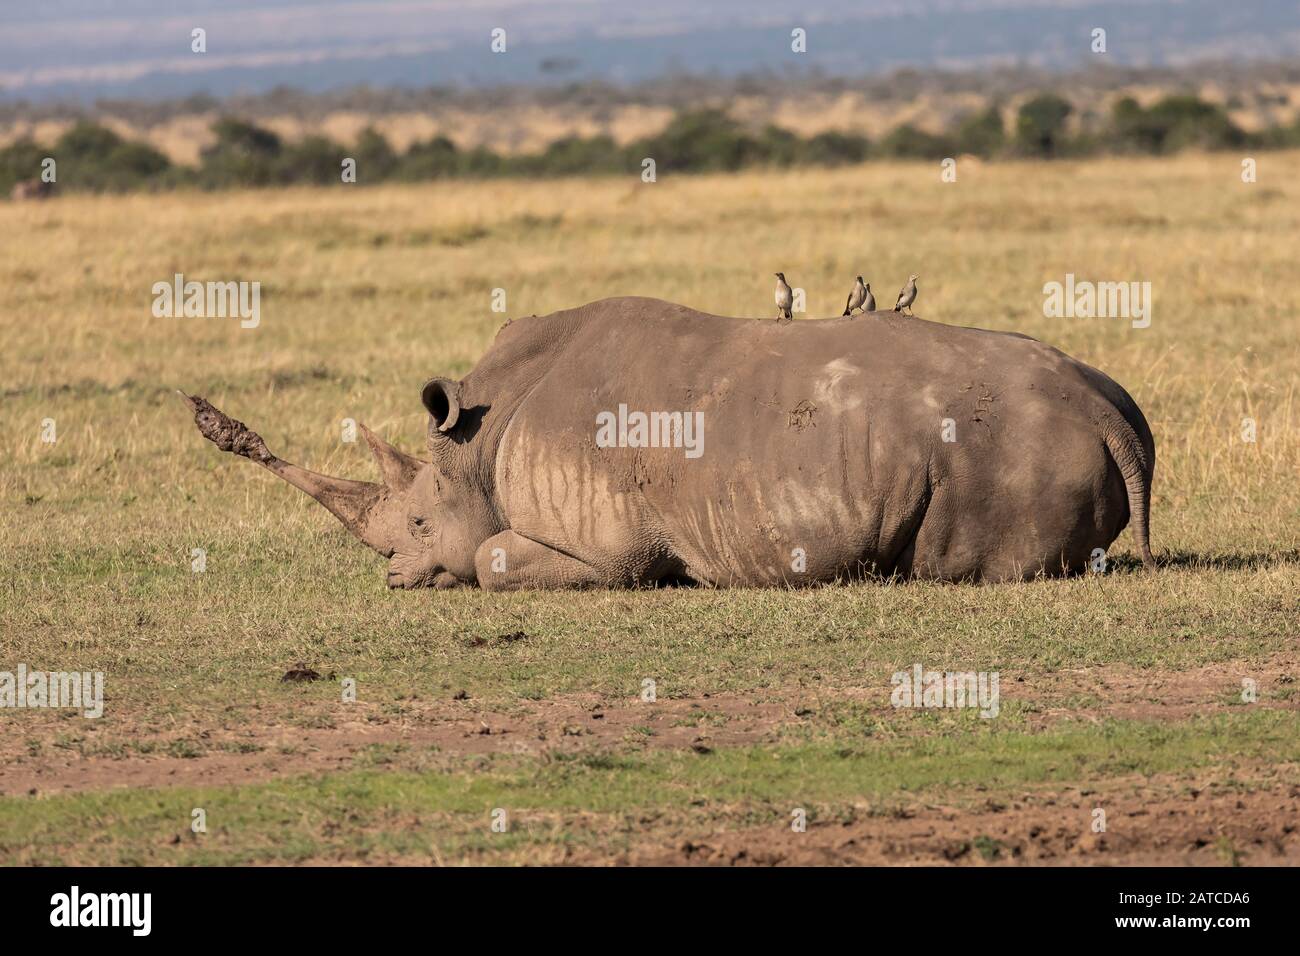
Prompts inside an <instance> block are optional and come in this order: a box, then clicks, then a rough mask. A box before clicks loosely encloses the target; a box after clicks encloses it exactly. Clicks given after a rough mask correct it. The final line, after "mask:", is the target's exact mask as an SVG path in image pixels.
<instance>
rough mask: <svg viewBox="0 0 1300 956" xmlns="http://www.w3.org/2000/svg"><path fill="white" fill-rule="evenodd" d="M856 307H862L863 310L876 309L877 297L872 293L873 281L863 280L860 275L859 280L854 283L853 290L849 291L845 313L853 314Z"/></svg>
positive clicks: (871, 310)
mask: <svg viewBox="0 0 1300 956" xmlns="http://www.w3.org/2000/svg"><path fill="white" fill-rule="evenodd" d="M854 309H861V310H862V311H863V312H875V311H876V297H875V296H874V295H872V294H871V283H870V282H863V281H862V276H858V281H857V282H855V283H853V291H852V292H850V293H849V298H848V301H847V302H845V303H844V314H845V315H852V314H853V310H854Z"/></svg>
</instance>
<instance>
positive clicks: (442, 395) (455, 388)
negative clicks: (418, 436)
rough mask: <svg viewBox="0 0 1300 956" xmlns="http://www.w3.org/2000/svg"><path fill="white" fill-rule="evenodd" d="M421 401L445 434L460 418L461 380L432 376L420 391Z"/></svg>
mask: <svg viewBox="0 0 1300 956" xmlns="http://www.w3.org/2000/svg"><path fill="white" fill-rule="evenodd" d="M420 401H421V402H423V403H424V407H425V408H427V409H428V410H429V415H430V417H432V418H433V423H434V425H436V426H437V428H438V431H440V432H443V433H444V434H445V433H447V432H449V431H451V430H452V429H453V428H455V427H456V421H457V420H458V419H459V418H460V382H453V381H452V380H451V379H449V378H431V379H429V381H428V382H427V383H425V386H424V390H423V391H421V392H420Z"/></svg>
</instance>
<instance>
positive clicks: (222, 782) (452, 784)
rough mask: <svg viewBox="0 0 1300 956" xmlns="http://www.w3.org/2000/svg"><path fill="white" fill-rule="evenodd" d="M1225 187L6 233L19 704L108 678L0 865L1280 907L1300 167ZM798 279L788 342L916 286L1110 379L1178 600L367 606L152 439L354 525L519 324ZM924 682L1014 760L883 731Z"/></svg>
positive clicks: (369, 581) (452, 595)
mask: <svg viewBox="0 0 1300 956" xmlns="http://www.w3.org/2000/svg"><path fill="white" fill-rule="evenodd" d="M1241 158H1242V157H1240V156H1237V155H1231V154H1209V155H1204V154H1189V155H1183V156H1179V157H1176V158H1167V159H1156V158H1142V159H1118V158H1117V159H1097V160H1089V161H1080V162H1065V161H1061V162H1051V163H1044V162H1023V163H1022V162H1005V163H989V164H979V163H978V162H976V161H973V160H971V161H967V160H960V161H959V163H958V178H957V181H956V182H943V181H941V177H940V169H939V167H938V165H937V164H931V163H872V164H869V165H866V166H859V167H853V168H845V169H838V170H831V171H827V170H820V171H809V172H747V173H743V174H737V175H730V176H693V177H681V178H676V177H671V176H661V177H660V181H659V182H656V183H642V182H640V181H639V179H630V180H628V179H621V178H599V179H586V180H580V179H572V180H554V181H538V182H531V181H519V182H489V183H473V182H447V183H431V184H425V185H410V186H398V185H392V186H382V187H373V188H371V187H366V186H364V185H344V184H339V185H338V186H336V187H333V188H320V189H294V190H287V191H284V190H280V191H258V192H226V193H189V192H177V193H162V194H154V195H143V194H142V195H132V196H116V197H114V196H101V197H95V196H78V195H75V194H69V195H65V196H62V197H58V198H56V199H53V200H50V201H48V202H44V203H3V204H0V346H2V347H0V396H2V398H0V501H2V503H3V509H2V511H0V515H2V517H0V670H8V671H13V670H15V669H16V667H17V665H18V664H19V663H25V664H26V665H27V666H28V667H29V668H32V669H39V670H62V671H71V670H81V671H102V672H103V673H104V675H105V704H104V715H103V717H101V718H99V719H87V718H85V717H83V716H81V715H80V714H79V713H77V712H76V711H71V710H52V709H4V710H0V860H3V861H4V862H6V863H11V864H54V863H71V864H137V863H151V864H247V863H271V864H292V863H314V864H335V863H339V864H357V863H361V864H379V863H410V864H444V863H445V864H465V863H468V864H495V863H503V864H520V863H596V864H604V863H709V864H717V863H723V864H731V863H758V864H764V863H874V864H911V863H938V864H949V863H951V864H957V865H974V866H982V865H1001V864H1023V863H1030V864H1037V863H1044V864H1096V863H1120V864H1124V863H1177V864H1204V865H1234V864H1276V863H1297V862H1300V831H1298V830H1297V827H1300V695H1298V693H1297V690H1298V688H1300V685H1298V684H1297V683H1296V680H1297V677H1300V646H1298V644H1297V639H1298V637H1300V511H1298V504H1297V502H1298V496H1297V484H1296V482H1297V476H1300V407H1298V406H1297V399H1298V397H1300V396H1297V382H1298V380H1300V273H1298V272H1297V269H1296V259H1297V254H1298V253H1300V238H1297V237H1300V183H1298V182H1297V180H1296V177H1295V176H1294V175H1293V172H1292V171H1293V170H1294V169H1295V166H1296V163H1297V161H1300V155H1297V154H1293V153H1264V154H1261V155H1260V156H1259V157H1258V160H1259V166H1258V181H1257V182H1254V183H1244V182H1242V178H1241ZM776 271H784V272H785V274H786V275H787V277H788V278H789V279H790V281H791V284H792V285H795V286H797V287H800V288H803V289H805V290H806V291H807V296H808V312H807V313H806V315H805V316H804V317H805V318H815V317H824V316H830V315H838V314H839V312H840V311H841V309H842V308H843V302H844V297H845V295H846V294H847V292H848V289H849V286H850V285H851V283H852V280H853V277H854V276H855V275H857V274H859V273H860V274H862V275H863V276H865V277H866V278H867V280H868V281H870V282H871V283H872V288H873V290H874V291H875V294H876V297H877V299H878V300H879V302H880V303H881V305H882V306H884V307H888V306H889V305H890V304H892V302H893V298H894V295H895V293H896V291H897V290H898V289H899V288H900V287H901V286H902V284H903V283H904V282H905V281H906V279H907V276H908V274H909V273H913V272H915V273H918V274H919V275H920V276H921V278H920V280H919V282H918V285H919V287H920V290H921V291H920V295H919V297H918V299H917V303H916V307H915V308H916V312H917V314H918V315H920V316H922V317H924V318H928V319H931V320H935V321H940V322H947V323H952V324H959V325H975V326H982V327H986V328H992V329H1000V330H1014V331H1019V332H1024V333H1027V334H1029V335H1032V336H1034V337H1036V338H1040V339H1043V340H1044V341H1046V342H1048V343H1050V344H1052V345H1055V346H1057V347H1059V348H1062V349H1063V350H1065V351H1066V352H1069V353H1070V354H1072V355H1075V356H1077V357H1079V358H1081V359H1083V360H1084V361H1086V362H1088V363H1089V364H1092V365H1094V366H1096V367H1098V368H1101V369H1102V370H1104V371H1105V372H1107V373H1108V374H1110V375H1111V376H1112V377H1114V378H1115V379H1116V380H1117V381H1119V382H1120V383H1121V384H1122V385H1124V386H1125V387H1126V388H1127V389H1128V390H1129V391H1130V392H1131V393H1132V394H1133V396H1134V397H1135V398H1136V400H1137V401H1138V403H1139V404H1140V405H1141V407H1142V408H1143V410H1144V411H1145V413H1146V415H1147V418H1148V420H1149V421H1150V423H1151V426H1152V429H1153V431H1154V434H1155V440H1156V446H1157V465H1156V476H1155V485H1154V497H1153V503H1152V537H1153V545H1154V548H1155V551H1156V554H1157V557H1158V559H1159V567H1158V568H1157V569H1156V570H1154V571H1146V570H1143V569H1142V568H1141V566H1140V563H1139V562H1137V561H1136V560H1134V557H1133V550H1134V549H1133V543H1132V539H1131V535H1130V533H1129V532H1128V531H1126V532H1125V533H1124V534H1123V535H1122V536H1121V537H1120V538H1119V540H1118V541H1117V542H1116V543H1115V545H1114V546H1113V548H1112V553H1111V554H1110V555H1109V556H1108V565H1107V568H1106V570H1105V572H1104V573H1096V574H1089V575H1086V576H1083V577H1079V578H1075V579H1071V580H1051V581H1046V580H1044V581H1033V582H1027V583H1023V584H1014V585H997V586H953V585H939V584H927V583H901V582H888V581H886V582H864V583H858V584H853V585H850V586H838V587H823V588H817V589H809V590H790V591H780V590H772V591H744V590H740V591H714V590H691V589H661V590H645V591H629V592H587V593H517V594H485V593H482V592H478V591H472V590H462V591H451V592H434V591H414V592H405V591H397V592H390V591H388V590H387V589H386V588H385V586H384V568H383V562H382V561H381V560H380V559H379V558H378V557H377V556H375V555H374V554H373V553H371V552H369V551H368V550H366V549H365V548H364V547H363V546H361V545H360V544H358V543H357V542H355V541H353V540H352V539H350V538H349V537H347V535H346V533H345V532H344V531H343V530H342V528H340V527H339V525H338V524H337V523H336V522H335V521H334V520H333V519H332V518H331V517H330V516H329V515H328V514H327V513H326V512H325V511H324V510H323V509H321V508H320V507H319V506H318V505H316V504H315V503H314V502H312V501H310V500H309V499H307V498H306V497H304V496H302V495H300V494H299V493H298V492H296V491H294V490H293V489H292V488H289V487H288V486H286V485H284V484H283V483H281V482H278V481H277V480H276V479H275V478H274V477H272V476H271V475H269V474H267V473H266V472H264V471H262V470H260V469H257V468H255V467H253V466H252V465H251V464H249V463H247V462H244V461H241V460H239V459H236V458H233V457H231V456H229V455H224V454H221V453H220V452H218V451H217V450H216V449H214V448H213V447H212V446H211V445H209V444H208V443H207V442H205V441H204V440H203V439H202V438H201V437H200V436H199V434H198V433H197V432H196V430H195V429H194V427H193V424H192V422H191V416H190V415H189V413H188V412H187V411H186V409H185V407H184V405H183V404H182V403H181V401H180V400H179V399H178V398H177V396H176V394H175V390H176V389H184V390H186V391H188V392H191V393H197V394H201V395H204V396H206V397H207V398H209V399H210V400H211V401H213V402H214V403H215V404H216V405H218V406H219V407H220V408H222V409H224V410H225V411H227V412H229V413H230V414H231V415H233V416H235V417H237V418H240V419H242V420H243V421H245V422H247V423H248V424H249V425H250V426H251V427H252V428H254V429H256V430H257V431H259V432H260V433H261V434H262V435H263V436H264V437H265V438H266V440H267V443H268V445H269V446H270V448H271V450H272V451H273V452H275V453H276V454H278V455H281V456H283V457H285V458H287V459H288V460H290V461H294V462H297V463H299V464H302V465H305V466H307V467H309V468H312V469H314V470H317V471H322V472H327V473H330V474H338V475H343V476H347V477H354V478H367V479H373V478H374V477H375V472H374V468H373V463H372V462H371V460H370V456H369V452H368V450H367V449H366V446H365V443H364V441H358V442H355V443H353V442H347V441H344V440H343V437H344V420H345V419H355V420H357V421H361V422H365V423H366V424H368V425H369V426H370V427H371V428H373V429H375V430H376V431H378V432H379V433H381V434H382V435H383V436H384V437H386V438H387V439H388V440H389V441H391V442H393V443H394V444H396V445H397V446H398V447H400V448H403V449H404V450H407V451H411V452H416V453H420V452H421V451H422V448H423V438H424V429H425V414H424V411H423V409H422V408H421V405H420V402H419V397H418V395H419V389H420V386H421V385H422V384H423V383H424V381H425V380H426V379H428V378H430V377H432V376H434V375H448V376H452V377H458V376H460V375H463V374H464V373H466V372H467V371H468V370H469V369H470V368H471V367H472V365H473V364H474V362H475V361H476V360H477V358H478V357H479V356H480V355H481V354H482V353H483V351H484V350H485V349H486V348H487V347H488V345H489V344H490V342H491V341H492V338H493V336H494V334H495V333H496V330H497V329H498V328H499V327H500V325H501V324H502V323H503V321H504V320H505V319H506V318H507V317H514V318H517V317H520V316H527V315H530V314H533V313H537V314H543V313H546V312H549V311H553V310H556V309H561V308H567V307H570V306H574V305H578V304H581V303H583V302H587V301H590V300H593V299H597V298H601V297H604V296H611V295H629V294H639V295H649V296H656V297H659V298H663V299H668V300H672V301H675V302H680V303H684V304H686V305H689V306H691V307H693V308H696V309H701V310H704V311H707V312H715V313H718V314H725V315H746V316H753V317H755V318H756V320H761V321H771V320H772V317H773V315H774V314H775V312H774V307H773V305H772V292H771V289H772V283H773V281H774V280H773V279H772V273H774V272H776ZM176 273H183V274H184V275H185V277H186V278H187V279H198V280H207V279H220V280H239V279H242V280H248V281H259V282H260V283H261V321H260V324H259V325H258V327H257V328H253V329H243V328H240V325H239V321H238V320H237V319H220V318H212V319H199V318H189V319H185V318H179V319H174V318H155V317H154V316H153V315H152V313H151V308H150V306H151V302H152V292H151V287H152V286H153V284H154V283H155V282H159V281H168V280H170V279H171V277H172V276H173V275H174V274H176ZM1067 273H1072V274H1074V275H1075V276H1076V277H1077V278H1078V279H1080V280H1092V281H1144V282H1150V283H1151V289H1152V302H1151V307H1152V308H1151V320H1152V321H1151V324H1150V326H1149V327H1148V328H1133V327H1132V325H1131V323H1130V322H1129V321H1128V320H1126V319H1109V318H1106V319H1103V318H1097V319H1083V318H1074V319H1067V318H1049V317H1047V316H1046V315H1045V314H1044V308H1043V302H1044V294H1043V286H1044V283H1047V282H1051V281H1064V279H1065V276H1066V274H1067ZM494 289H504V290H505V293H506V297H507V299H506V301H507V311H506V313H505V314H501V313H498V312H494V311H493V310H492V303H493V290H494ZM857 321H858V323H859V325H860V328H861V334H862V335H863V336H867V337H870V335H871V334H872V320H871V319H870V318H862V319H859V320H857ZM642 360H643V361H647V362H653V361H654V360H655V359H654V356H653V355H645V356H642ZM922 384H923V383H918V390H919V388H920V386H921V385H922ZM900 400H904V401H905V400H906V398H905V397H903V398H901V399H900ZM47 419H51V420H53V428H54V435H55V437H56V440H55V441H53V442H48V441H43V440H42V438H43V436H47V437H48V430H49V426H48V425H47V424H44V423H45V420H47ZM1247 420H1248V421H1247ZM1252 438H1253V440H1248V439H1252ZM1024 454H1025V455H1027V456H1037V457H1041V459H1042V461H1043V467H1045V468H1049V467H1052V452H1051V449H1050V448H1026V449H1025V450H1024ZM194 549H202V550H203V552H204V553H205V554H206V565H205V569H204V570H203V571H201V572H196V571H195V570H193V566H192V562H193V560H194ZM300 662H301V663H302V664H305V665H306V666H307V668H309V669H310V670H312V671H314V672H316V673H317V674H319V675H320V679H319V680H315V681H303V682H294V681H284V680H282V677H283V675H285V674H286V672H288V671H290V670H293V669H296V668H297V666H298V664H299V663H300ZM918 663H919V664H921V665H922V666H923V667H925V668H926V669H938V670H952V671H976V672H996V673H997V674H998V675H999V679H1000V691H1001V701H1000V707H999V712H998V715H997V716H996V717H995V718H992V719H985V718H982V717H980V716H979V713H978V712H977V711H975V710H972V709H897V708H894V707H893V706H891V690H892V687H891V675H893V674H894V673H895V672H896V671H908V670H910V669H911V668H912V667H913V665H914V664H918ZM349 678H350V679H352V680H353V681H355V687H356V698H357V699H356V701H355V702H347V701H344V700H343V693H342V687H343V682H344V680H345V679H349ZM647 681H653V682H654V684H653V687H654V697H655V699H654V700H653V701H651V700H647V699H645V697H646V696H648V695H647V693H646V689H647V688H648V687H649V685H648V684H647V683H646V682H647ZM196 809H202V810H203V811H204V817H205V820H206V832H198V833H196V832H194V829H193V828H192V826H191V824H192V821H193V820H194V817H195V814H194V811H195V810H196ZM1097 811H1102V816H1101V817H1099V816H1098V813H1097ZM801 812H802V815H803V817H805V818H806V829H804V830H803V832H800V828H799V827H798V826H797V825H796V824H797V823H798V821H799V819H800V818H801V816H800V814H801ZM1099 819H1104V829H1101V828H1099V827H1098V826H1097V825H1096V824H1097V821H1098V820H1099ZM494 822H497V824H498V825H497V827H496V828H494V826H493V824H494ZM502 824H504V828H503V827H502ZM502 829H504V832H499V831H501V830H502Z"/></svg>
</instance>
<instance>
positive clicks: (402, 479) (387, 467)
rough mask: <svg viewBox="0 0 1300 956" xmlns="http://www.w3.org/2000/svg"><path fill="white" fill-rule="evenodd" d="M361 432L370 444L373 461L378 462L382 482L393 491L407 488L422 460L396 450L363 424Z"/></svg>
mask: <svg viewBox="0 0 1300 956" xmlns="http://www.w3.org/2000/svg"><path fill="white" fill-rule="evenodd" d="M361 434H363V435H365V436H366V444H368V445H369V446H370V451H371V452H372V453H373V454H374V456H375V461H376V462H378V463H379V473H380V474H381V475H383V477H384V484H385V485H387V486H388V487H389V488H391V489H392V490H393V491H405V490H406V489H407V488H409V487H410V486H411V482H412V481H414V480H415V476H416V473H417V472H419V470H420V467H421V466H422V465H423V464H424V462H422V461H420V459H418V458H414V457H412V456H410V455H408V454H406V453H405V452H401V451H398V450H397V449H396V448H394V447H393V446H392V445H390V444H388V442H386V441H384V440H383V439H382V438H380V437H379V436H378V435H376V434H375V433H374V432H372V431H371V430H370V429H369V428H367V427H366V426H365V425H364V424H363V425H362V426H361Z"/></svg>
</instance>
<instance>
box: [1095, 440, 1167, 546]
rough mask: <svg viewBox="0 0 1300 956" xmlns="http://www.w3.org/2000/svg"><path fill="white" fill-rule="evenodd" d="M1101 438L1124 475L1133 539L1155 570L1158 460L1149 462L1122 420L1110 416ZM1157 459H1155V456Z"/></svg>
mask: <svg viewBox="0 0 1300 956" xmlns="http://www.w3.org/2000/svg"><path fill="white" fill-rule="evenodd" d="M1102 438H1103V439H1104V440H1105V442H1106V448H1107V450H1108V451H1109V452H1110V456H1111V458H1113V459H1114V460H1115V464H1116V465H1118V466H1119V471H1120V474H1121V475H1123V476H1124V487H1125V489H1127V491H1128V513H1129V518H1130V520H1131V521H1132V523H1133V536H1134V537H1135V538H1136V539H1137V543H1138V554H1139V555H1140V556H1141V557H1142V563H1143V565H1145V566H1146V567H1148V568H1153V567H1155V564H1156V559H1155V558H1154V557H1153V556H1152V554H1151V529H1150V512H1151V479H1152V477H1153V476H1154V474H1155V461H1154V460H1151V461H1148V460H1147V452H1146V449H1145V448H1144V447H1143V445H1142V442H1141V441H1140V440H1139V439H1138V436H1137V432H1135V431H1134V430H1133V427H1132V426H1131V425H1129V423H1128V422H1127V421H1125V420H1124V419H1123V418H1122V417H1119V416H1114V415H1112V416H1107V418H1106V420H1105V421H1103V423H1102ZM1153 458H1154V456H1153Z"/></svg>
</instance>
